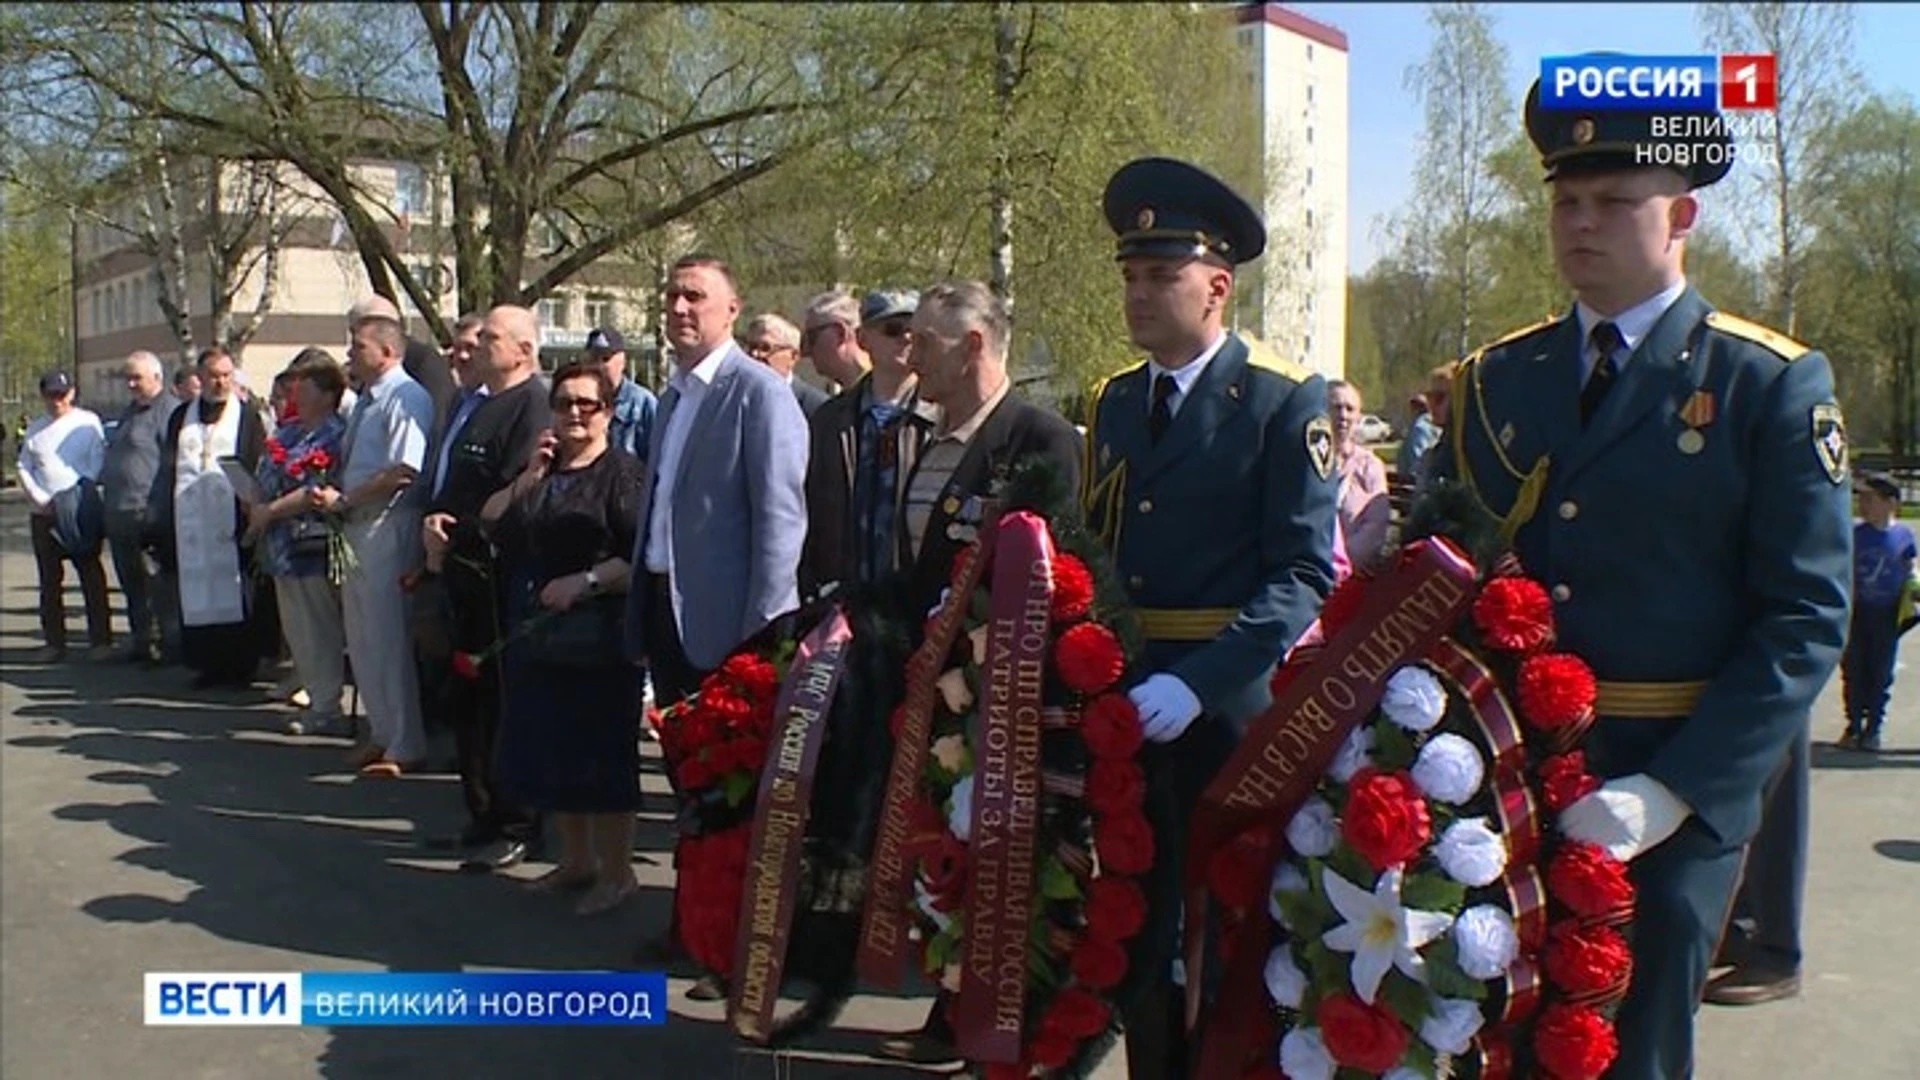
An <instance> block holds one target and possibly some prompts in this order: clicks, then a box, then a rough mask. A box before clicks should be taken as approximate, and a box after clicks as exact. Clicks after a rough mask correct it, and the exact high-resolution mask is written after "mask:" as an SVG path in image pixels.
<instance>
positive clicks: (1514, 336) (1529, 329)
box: [1454, 316, 1560, 375]
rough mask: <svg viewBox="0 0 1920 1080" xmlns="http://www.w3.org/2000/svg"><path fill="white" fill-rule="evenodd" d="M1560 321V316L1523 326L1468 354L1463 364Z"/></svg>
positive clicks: (1455, 371)
mask: <svg viewBox="0 0 1920 1080" xmlns="http://www.w3.org/2000/svg"><path fill="white" fill-rule="evenodd" d="M1559 321H1560V319H1559V317H1558V316H1555V317H1554V318H1551V319H1541V320H1540V321H1539V322H1537V323H1533V324H1532V325H1529V326H1523V327H1521V328H1520V329H1518V330H1515V331H1512V332H1511V333H1506V334H1502V335H1500V336H1499V337H1497V338H1494V339H1493V340H1492V341H1489V342H1487V343H1486V344H1485V345H1482V346H1480V347H1479V348H1477V349H1475V350H1473V351H1472V352H1471V353H1468V354H1467V357H1466V359H1465V360H1464V361H1462V362H1461V363H1462V364H1463V365H1464V364H1468V363H1472V362H1473V361H1475V360H1478V359H1480V357H1481V355H1482V354H1483V353H1485V352H1487V351H1488V350H1489V349H1497V348H1499V347H1500V346H1502V345H1505V344H1508V343H1509V342H1514V341H1519V340H1520V339H1521V338H1523V337H1531V336H1533V335H1534V334H1537V333H1539V332H1540V331H1542V330H1545V329H1546V328H1547V327H1549V326H1553V325H1554V324H1556V323H1558V322H1559ZM1454 374H1455V375H1458V374H1459V367H1457V366H1456V368H1455V370H1454Z"/></svg>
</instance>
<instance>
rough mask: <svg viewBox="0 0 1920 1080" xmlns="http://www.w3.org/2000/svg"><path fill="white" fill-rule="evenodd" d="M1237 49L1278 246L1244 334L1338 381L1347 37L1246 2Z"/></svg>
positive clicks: (1260, 270)
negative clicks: (1243, 60) (1252, 111)
mask: <svg viewBox="0 0 1920 1080" xmlns="http://www.w3.org/2000/svg"><path fill="white" fill-rule="evenodd" d="M1236 23H1237V25H1236V27H1235V30H1234V33H1235V35H1236V43H1237V44H1238V45H1239V47H1240V49H1241V52H1242V54H1243V55H1244V56H1245V57H1246V59H1247V66H1246V68H1245V69H1244V70H1245V72H1246V76H1245V77H1246V79H1247V80H1248V86H1249V88H1250V89H1251V90H1252V91H1253V94H1252V96H1253V98H1254V100H1255V102H1256V103H1257V113H1258V124H1259V130H1260V134H1261V141H1262V147H1263V150H1264V157H1265V162H1266V184H1265V191H1264V192H1263V193H1262V198H1261V201H1262V204H1263V205H1262V206H1261V212H1262V214H1263V215H1264V216H1265V217H1266V220H1267V227H1268V229H1269V230H1270V232H1271V234H1272V239H1273V242H1272V243H1270V244H1269V246H1268V251H1267V254H1266V256H1265V257H1264V258H1263V259H1261V261H1260V262H1259V263H1257V264H1255V266H1256V271H1255V273H1254V274H1252V275H1250V279H1251V281H1252V282H1253V284H1254V286H1255V289H1256V290H1257V293H1258V299H1257V303H1256V304H1255V305H1254V308H1255V309H1254V310H1253V311H1246V312H1243V315H1244V318H1245V319H1246V321H1247V322H1250V323H1252V324H1253V325H1250V326H1248V327H1247V328H1248V329H1250V330H1252V331H1253V332H1254V333H1256V334H1259V335H1260V336H1261V337H1262V338H1263V339H1265V340H1266V341H1267V342H1268V343H1269V344H1271V345H1272V346H1274V348H1275V349H1276V350H1278V351H1279V352H1280V353H1281V355H1283V356H1285V357H1287V358H1288V359H1292V360H1295V361H1297V362H1299V363H1301V364H1304V365H1305V366H1306V367H1308V368H1310V369H1312V370H1313V371H1316V372H1319V373H1321V374H1323V375H1326V376H1327V377H1328V378H1338V377H1339V376H1340V375H1342V374H1343V373H1344V372H1345V370H1346V340H1347V36H1346V35H1345V34H1344V33H1342V32H1340V31H1339V30H1337V29H1335V28H1333V27H1331V26H1328V25H1326V24H1324V23H1320V22H1316V21H1314V20H1312V19H1309V18H1307V17H1306V16H1304V15H1301V14H1299V13H1298V12H1294V11H1289V10H1287V9H1286V8H1285V7H1282V6H1281V5H1279V4H1245V5H1242V6H1241V7H1240V9H1239V11H1238V13H1237V19H1236Z"/></svg>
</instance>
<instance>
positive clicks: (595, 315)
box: [587, 293, 615, 330]
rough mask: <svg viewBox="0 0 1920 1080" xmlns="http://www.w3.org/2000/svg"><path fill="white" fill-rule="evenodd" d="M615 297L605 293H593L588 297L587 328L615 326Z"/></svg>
mask: <svg viewBox="0 0 1920 1080" xmlns="http://www.w3.org/2000/svg"><path fill="white" fill-rule="evenodd" d="M613 312H614V307H613V297H611V296H608V295H606V294H605V293H592V294H589V295H588V297H587V329H589V330H592V329H595V328H598V327H603V326H613V325H614V322H615V317H614V313H613Z"/></svg>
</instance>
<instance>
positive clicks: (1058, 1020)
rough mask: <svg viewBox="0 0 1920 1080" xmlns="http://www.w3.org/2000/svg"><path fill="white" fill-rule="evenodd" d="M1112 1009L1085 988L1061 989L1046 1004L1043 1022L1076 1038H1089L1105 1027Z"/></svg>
mask: <svg viewBox="0 0 1920 1080" xmlns="http://www.w3.org/2000/svg"><path fill="white" fill-rule="evenodd" d="M1112 1015H1113V1011H1112V1010H1111V1009H1109V1008H1108V1007H1107V1003H1106V1002H1104V1001H1101V1000H1100V999H1099V998H1097V997H1094V996H1093V995H1092V994H1089V993H1087V992H1086V991H1085V990H1073V989H1068V990H1062V991H1061V992H1060V993H1059V994H1058V995H1056V996H1055V997H1054V999H1053V1004H1051V1005H1048V1006H1047V1014H1046V1017H1045V1018H1044V1019H1043V1020H1042V1021H1041V1022H1042V1023H1043V1024H1052V1025H1054V1026H1055V1027H1057V1028H1058V1029H1059V1030H1061V1031H1063V1032H1065V1033H1067V1034H1068V1035H1071V1036H1073V1037H1074V1038H1076V1039H1091V1038H1093V1037H1094V1036H1095V1035H1098V1034H1100V1033H1101V1032H1102V1031H1105V1030H1106V1028H1107V1021H1108V1019H1110V1018H1111V1017H1112Z"/></svg>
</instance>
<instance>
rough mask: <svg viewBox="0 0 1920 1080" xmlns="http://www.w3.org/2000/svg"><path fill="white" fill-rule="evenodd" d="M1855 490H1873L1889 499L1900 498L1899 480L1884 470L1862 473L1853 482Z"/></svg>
mask: <svg viewBox="0 0 1920 1080" xmlns="http://www.w3.org/2000/svg"><path fill="white" fill-rule="evenodd" d="M1853 490H1855V491H1871V492H1873V493H1874V494H1875V495H1879V496H1882V497H1883V498H1888V499H1895V500H1898V499H1899V498H1900V484H1899V482H1898V481H1896V480H1894V478H1893V477H1892V476H1891V475H1889V474H1887V473H1883V472H1870V473H1862V474H1860V476H1859V477H1858V478H1857V479H1855V480H1854V482H1853Z"/></svg>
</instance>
